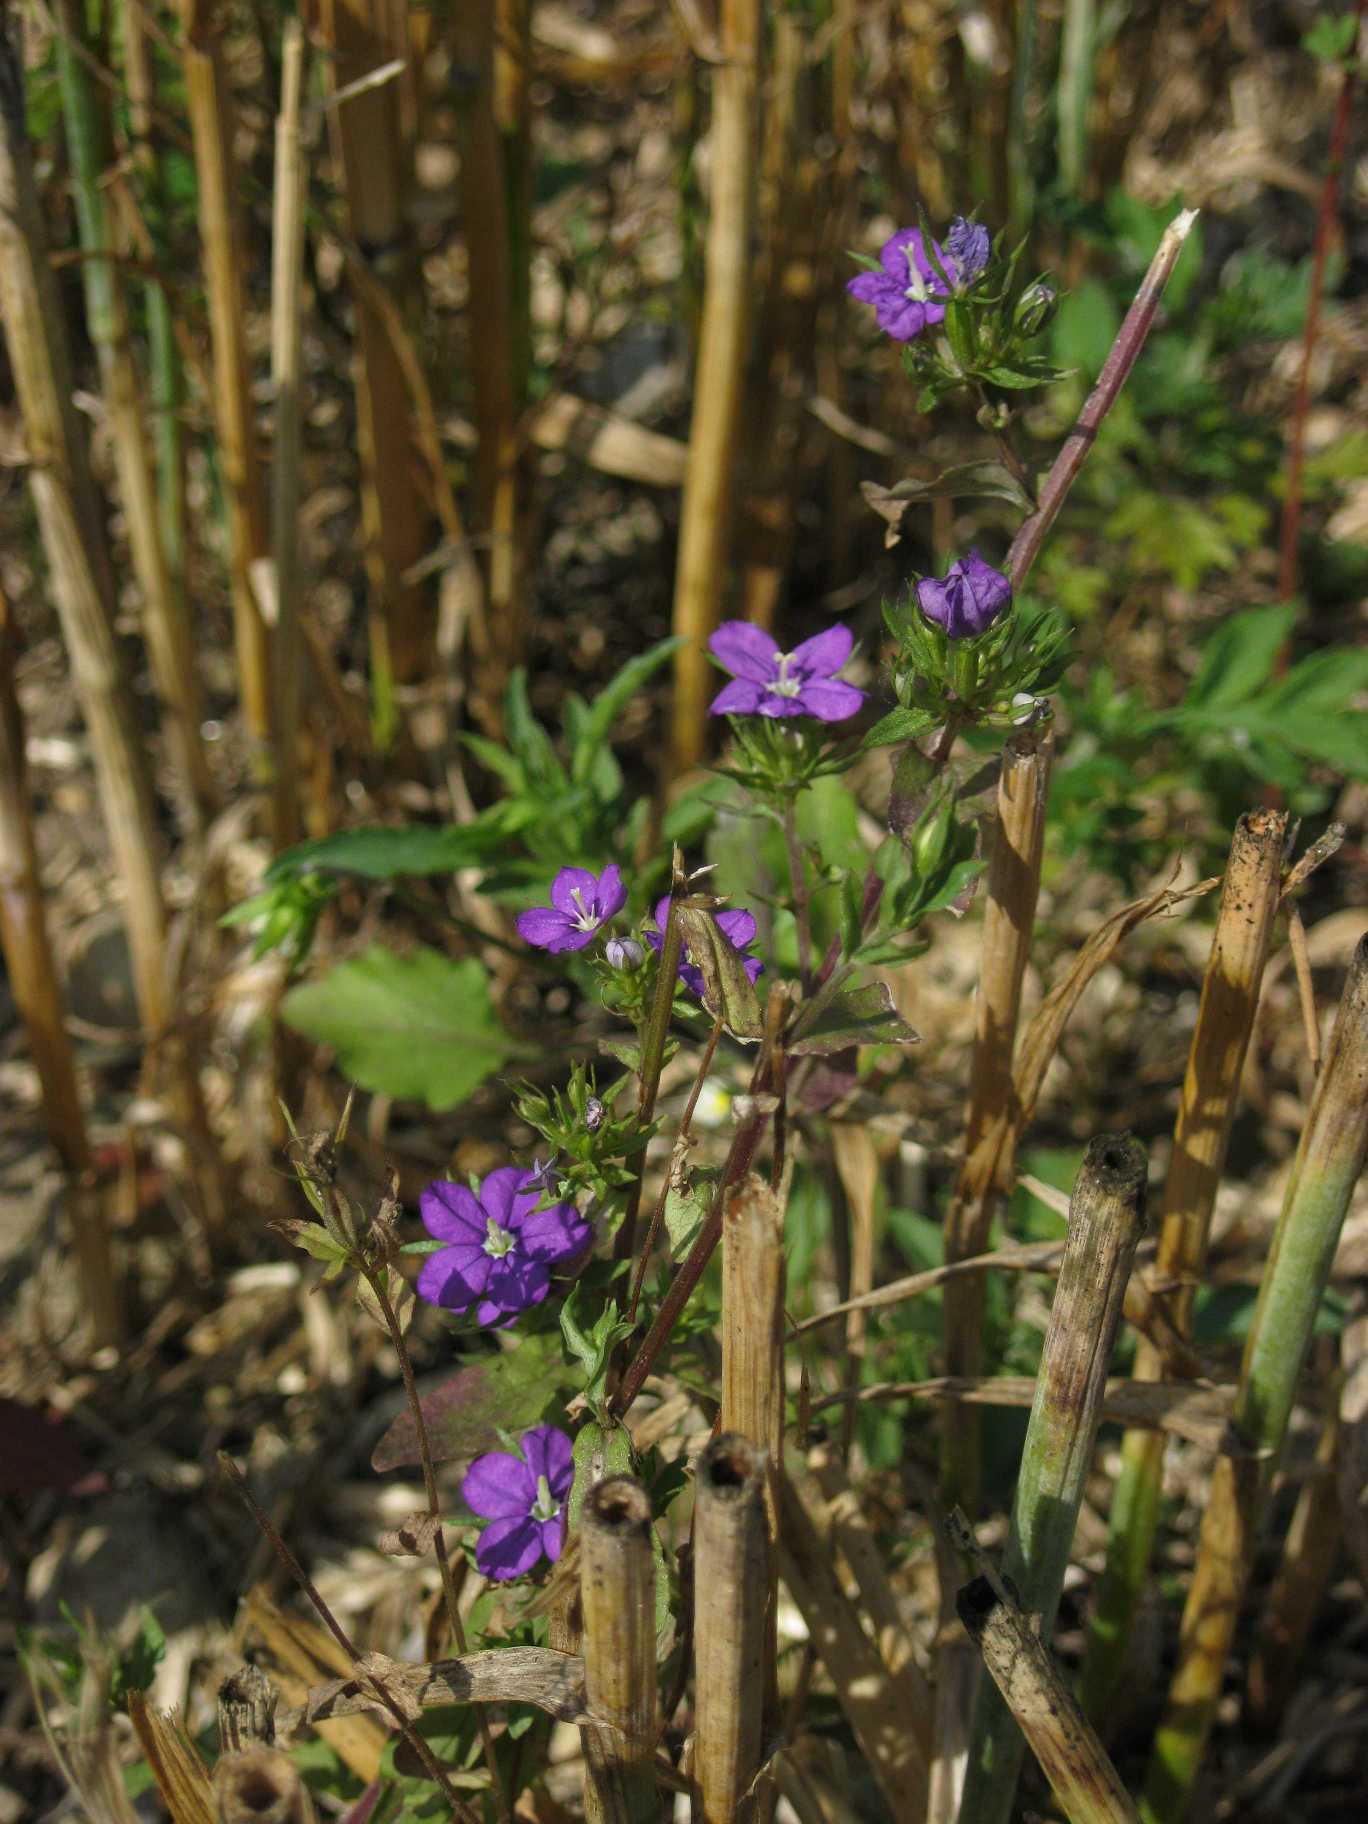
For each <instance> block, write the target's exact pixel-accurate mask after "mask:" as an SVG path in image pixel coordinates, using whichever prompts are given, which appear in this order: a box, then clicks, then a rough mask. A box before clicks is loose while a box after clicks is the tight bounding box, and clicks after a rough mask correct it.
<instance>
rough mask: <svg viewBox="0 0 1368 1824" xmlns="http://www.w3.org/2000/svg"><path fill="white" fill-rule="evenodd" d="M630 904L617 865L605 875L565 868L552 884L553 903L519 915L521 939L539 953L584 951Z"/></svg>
mask: <svg viewBox="0 0 1368 1824" xmlns="http://www.w3.org/2000/svg"><path fill="white" fill-rule="evenodd" d="M626 903H627V889H626V887H624V886H623V884H622V875H621V873H620V871H619V870H618V868H617V867H616V866H615V865H613V864H611V863H610V864H609V866H608V867H606V868H605V869H604V870H603V872H602V874H591V873H590V872H589V870H588V868H562V869H561V871H560V873H559V874H557V876H556V878H555V879H554V880H553V881H552V883H551V904H550V905H549V906H533V908H532V910H531V911H530V912H523V913H521V914H520V915H519V917H518V936H519V937H521V938H524V939H525V940H526V941H527V942H528V943H529V944H535V945H536V946H537V948H538V949H539V950H550V951H553V952H559V951H561V950H583V948H584V946H585V945H586V944H587V943H588V942H589V941H590V939H591V938H592V937H593V935H594V933H595V932H596V931H597V930H598V929H599V927H600V926H601V925H605V924H607V922H608V920H609V919H610V918H612V916H613V915H614V913H616V912H621V910H622V908H623V907H624V906H625V905H626Z"/></svg>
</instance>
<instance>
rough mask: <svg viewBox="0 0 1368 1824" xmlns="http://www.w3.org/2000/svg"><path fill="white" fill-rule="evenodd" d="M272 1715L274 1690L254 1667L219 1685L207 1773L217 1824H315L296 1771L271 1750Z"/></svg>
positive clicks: (285, 1757)
mask: <svg viewBox="0 0 1368 1824" xmlns="http://www.w3.org/2000/svg"><path fill="white" fill-rule="evenodd" d="M275 1711H276V1693H275V1690H274V1688H273V1687H272V1685H271V1681H270V1680H269V1679H268V1678H267V1677H266V1675H265V1673H264V1672H262V1671H261V1670H260V1669H259V1668H258V1667H256V1666H245V1667H244V1668H243V1669H242V1671H241V1672H239V1673H236V1674H234V1675H233V1676H232V1677H231V1678H227V1679H225V1680H224V1682H223V1684H222V1685H221V1686H220V1687H219V1697H218V1720H219V1759H218V1761H217V1762H216V1763H215V1766H214V1773H213V1788H214V1799H215V1802H216V1804H217V1806H218V1819H219V1824H316V1815H315V1812H314V1808H313V1801H312V1799H311V1798H310V1797H309V1793H308V1789H307V1788H306V1787H305V1785H304V1782H303V1781H302V1780H301V1779H300V1777H299V1771H298V1769H297V1768H296V1767H295V1765H294V1763H293V1762H292V1761H291V1760H289V1759H288V1757H287V1756H285V1755H283V1754H281V1753H280V1751H279V1750H278V1749H277V1748H276V1746H275Z"/></svg>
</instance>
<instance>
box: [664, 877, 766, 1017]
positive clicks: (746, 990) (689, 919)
mask: <svg viewBox="0 0 1368 1824" xmlns="http://www.w3.org/2000/svg"><path fill="white" fill-rule="evenodd" d="M676 912H677V916H678V918H679V924H680V928H681V930H682V931H683V933H684V944H685V948H686V949H687V950H688V952H689V961H690V962H691V963H693V964H694V966H695V968H697V969H698V970H699V971H700V972H701V973H702V976H703V1004H704V1006H705V1007H706V1008H707V1009H708V1011H709V1012H710V1013H712V1014H714V1015H717V1016H718V1017H720V1018H721V1020H722V1023H723V1025H724V1026H725V1027H726V1028H727V1030H728V1032H730V1033H732V1034H734V1036H735V1037H736V1038H738V1039H758V1038H759V1037H760V1036H761V1034H762V1033H763V1032H764V1030H765V1024H764V1020H763V1019H762V1018H761V1014H760V1001H759V997H758V996H757V995H756V992H755V985H754V983H753V982H752V981H751V979H750V977H749V976H748V975H747V974H746V968H745V963H744V962H743V960H742V957H741V952H740V951H739V950H738V949H736V947H735V946H734V945H732V944H729V943H728V942H727V940H726V938H725V937H724V936H723V934H722V932H721V930H720V929H719V928H718V924H717V920H716V919H715V918H714V917H713V914H712V913H711V912H709V911H707V910H706V909H705V908H703V907H702V906H691V905H690V904H689V903H688V901H687V900H681V901H680V902H679V905H678V907H677V908H676Z"/></svg>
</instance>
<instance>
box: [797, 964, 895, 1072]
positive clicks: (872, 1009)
mask: <svg viewBox="0 0 1368 1824" xmlns="http://www.w3.org/2000/svg"><path fill="white" fill-rule="evenodd" d="M920 1038H921V1035H920V1034H919V1033H916V1032H914V1031H913V1030H912V1028H911V1027H910V1026H909V1025H908V1023H907V1021H906V1020H905V1019H904V1018H903V1017H902V1015H901V1014H900V1013H899V1012H898V1011H897V1010H896V1009H895V1007H894V1005H893V996H892V995H891V994H890V993H889V989H888V984H887V983H886V982H870V983H868V985H867V986H865V987H864V988H843V989H841V991H840V992H839V993H837V994H833V995H830V996H828V997H826V998H825V999H822V1000H815V1001H813V1002H811V1003H810V1004H809V1006H808V1007H807V1008H805V1009H804V1010H803V1011H802V1012H801V1013H800V1014H799V1016H798V1019H797V1022H796V1024H795V1025H794V1028H793V1034H792V1037H791V1039H790V1040H789V1046H788V1049H789V1050H790V1051H791V1052H795V1053H797V1054H798V1056H800V1057H802V1056H805V1055H806V1054H808V1053H809V1052H816V1053H818V1054H819V1055H823V1054H825V1053H828V1052H833V1051H844V1050H845V1049H846V1047H847V1046H849V1045H916V1044H918V1043H920Z"/></svg>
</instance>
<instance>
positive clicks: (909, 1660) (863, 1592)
mask: <svg viewBox="0 0 1368 1824" xmlns="http://www.w3.org/2000/svg"><path fill="white" fill-rule="evenodd" d="M808 1469H809V1471H810V1472H811V1474H812V1475H813V1477H814V1478H815V1480H816V1482H817V1485H818V1487H819V1488H820V1489H821V1491H822V1496H823V1499H824V1500H825V1501H826V1514H827V1520H828V1522H829V1523H830V1527H831V1540H832V1543H833V1544H834V1545H835V1546H836V1547H837V1548H838V1549H839V1551H840V1554H841V1556H842V1557H843V1558H844V1559H845V1561H846V1566H847V1568H848V1569H849V1571H850V1574H851V1576H852V1577H853V1578H854V1580H855V1587H856V1589H857V1590H858V1591H859V1594H860V1603H861V1606H862V1607H863V1609H864V1611H865V1614H866V1615H868V1617H869V1619H870V1621H871V1622H872V1623H873V1626H874V1638H875V1640H876V1641H877V1642H878V1643H879V1651H880V1653H882V1655H883V1658H884V1664H885V1665H886V1666H887V1667H888V1669H889V1671H890V1672H896V1673H902V1672H903V1671H904V1669H905V1668H906V1667H909V1666H910V1667H911V1668H912V1671H911V1674H910V1675H909V1676H910V1677H911V1678H913V1679H915V1680H917V1681H918V1682H919V1681H920V1679H921V1674H920V1672H919V1671H918V1669H917V1667H916V1664H915V1653H914V1650H913V1646H912V1636H911V1635H910V1634H909V1633H908V1631H907V1627H906V1625H905V1624H904V1622H903V1618H902V1609H901V1606H900V1605H899V1602H898V1594H897V1591H896V1590H895V1589H894V1588H893V1584H892V1582H891V1581H890V1579H889V1575H888V1567H887V1565H886V1564H885V1562H884V1557H883V1554H882V1552H881V1551H880V1550H879V1544H878V1541H877V1539H876V1538H875V1537H874V1530H873V1528H872V1527H871V1526H870V1524H869V1521H868V1520H867V1519H866V1518H865V1514H864V1510H863V1508H862V1507H861V1506H860V1498H859V1496H858V1495H857V1494H856V1492H855V1490H854V1489H853V1488H852V1487H851V1486H850V1483H849V1482H848V1481H847V1479H846V1474H845V1470H844V1469H843V1468H842V1466H841V1461H840V1458H839V1457H838V1456H837V1455H836V1453H835V1451H833V1450H832V1449H831V1448H830V1446H829V1445H826V1444H820V1445H817V1446H815V1447H814V1448H813V1449H812V1450H810V1451H809V1452H808ZM922 1704H923V1707H924V1708H925V1709H927V1710H929V1709H930V1706H931V1697H930V1693H929V1691H927V1692H926V1693H925V1695H924V1697H923V1700H922Z"/></svg>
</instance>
